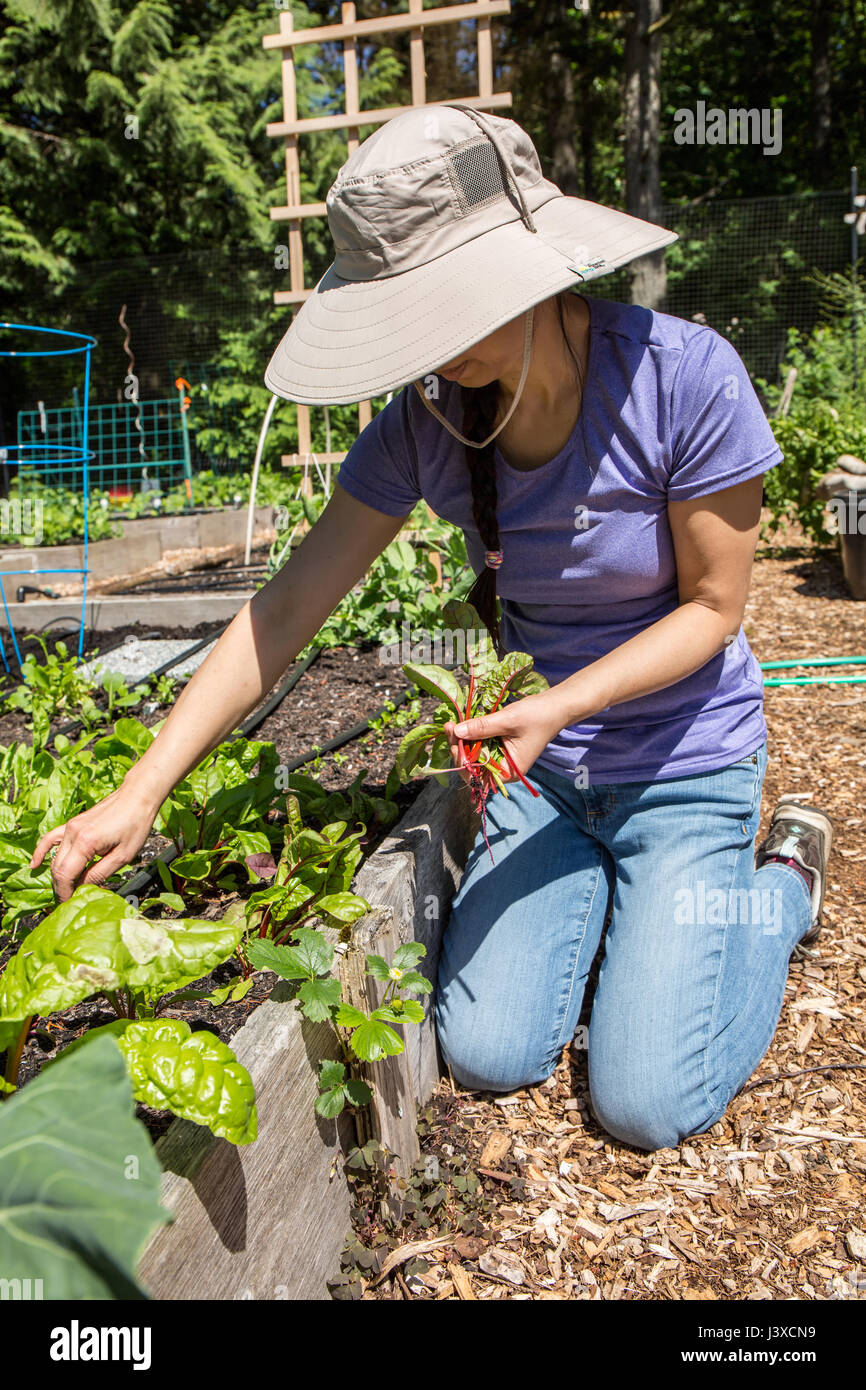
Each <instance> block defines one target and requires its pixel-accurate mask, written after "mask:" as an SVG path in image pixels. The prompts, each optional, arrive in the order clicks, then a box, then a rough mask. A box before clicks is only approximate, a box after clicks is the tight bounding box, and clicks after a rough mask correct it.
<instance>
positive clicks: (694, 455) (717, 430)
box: [667, 328, 784, 501]
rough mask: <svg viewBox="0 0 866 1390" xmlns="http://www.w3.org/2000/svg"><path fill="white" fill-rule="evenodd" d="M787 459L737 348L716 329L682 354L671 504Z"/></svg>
mask: <svg viewBox="0 0 866 1390" xmlns="http://www.w3.org/2000/svg"><path fill="white" fill-rule="evenodd" d="M783 458H784V454H783V453H782V450H781V449H780V448H779V445H778V444H777V443H776V439H775V436H774V434H773V431H772V429H771V428H770V422H769V420H768V419H767V417H766V415H765V414H764V408H763V406H762V405H761V402H760V400H759V399H758V395H757V392H756V391H755V388H754V386H753V385H752V382H751V380H750V378H749V374H748V372H747V371H746V368H745V365H744V363H743V360H742V358H741V357H740V355H739V353H738V352H737V350H736V348H735V347H734V346H733V345H732V344H731V343H730V342H728V340H727V338H723V337H722V335H721V334H720V333H717V332H716V330H715V329H714V328H706V329H704V330H703V331H702V332H700V333H696V334H695V336H694V337H693V338H691V339H690V340H689V342H688V343H687V344H686V347H685V348H684V350H683V355H682V358H681V360H680V363H679V366H678V368H677V372H676V376H675V378H674V382H673V387H672V390H671V471H670V476H669V479H668V487H667V493H668V497H669V498H671V499H672V500H673V501H683V500H689V499H691V498H693V497H702V496H703V495H704V494H705V493H709V492H718V491H720V490H721V489H722V488H725V487H732V486H733V485H734V483H741V482H744V481H745V480H746V479H747V478H754V477H755V476H757V475H759V474H761V473H766V472H767V470H768V469H770V468H773V467H775V465H776V464H777V463H780V462H781V460H782V459H783Z"/></svg>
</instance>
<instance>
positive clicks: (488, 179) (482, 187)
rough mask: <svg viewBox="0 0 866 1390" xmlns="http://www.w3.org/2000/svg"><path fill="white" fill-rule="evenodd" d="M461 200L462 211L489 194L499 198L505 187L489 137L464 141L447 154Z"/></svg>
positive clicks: (484, 199)
mask: <svg viewBox="0 0 866 1390" xmlns="http://www.w3.org/2000/svg"><path fill="white" fill-rule="evenodd" d="M448 162H449V164H450V166H451V170H452V173H453V175H454V177H455V179H456V183H457V187H458V191H459V193H460V196H461V201H462V203H463V211H464V212H465V211H466V210H467V209H468V208H474V207H478V205H479V203H486V202H488V201H489V200H490V199H491V198H501V197H502V196H503V195H504V194H505V192H506V190H505V185H504V184H503V181H502V169H501V168H500V164H499V157H498V155H497V153H496V150H495V149H494V147H493V145H492V144H491V143H490V141H489V140H487V139H486V138H484V137H482V138H481V139H480V140H479V141H478V142H476V143H473V144H471V145H465V146H464V147H463V149H461V150H455V151H454V153H453V154H451V155H449V156H448Z"/></svg>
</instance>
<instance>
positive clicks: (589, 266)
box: [568, 256, 607, 275]
mask: <svg viewBox="0 0 866 1390" xmlns="http://www.w3.org/2000/svg"><path fill="white" fill-rule="evenodd" d="M603 265H607V261H606V260H605V258H604V256H599V257H598V259H597V260H595V261H587V262H586V264H585V265H569V266H568V269H569V270H573V271H574V273H575V275H583V274H584V272H585V271H587V270H600V269H601V267H602V266H603Z"/></svg>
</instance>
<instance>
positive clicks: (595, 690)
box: [545, 601, 740, 729]
mask: <svg viewBox="0 0 866 1390" xmlns="http://www.w3.org/2000/svg"><path fill="white" fill-rule="evenodd" d="M739 626H740V619H734V618H732V617H731V616H730V615H725V614H723V613H720V612H718V611H717V610H716V609H714V608H709V607H707V606H706V605H705V604H702V603H697V602H694V601H689V602H687V603H682V604H680V606H679V607H678V608H675V609H674V611H673V612H672V613H668V614H666V615H665V617H664V618H660V619H659V620H658V622H655V623H652V624H651V625H650V626H649V627H648V628H645V629H644V631H643V632H639V633H637V635H636V636H635V637H631V638H629V640H628V641H627V642H623V643H622V645H621V646H619V647H616V648H614V650H613V651H611V652H608V653H607V654H606V655H605V656H602V657H599V659H598V660H597V661H593V662H592V663H591V664H590V665H589V666H585V667H584V668H583V669H582V670H581V671H577V672H575V674H574V675H573V676H569V677H568V679H567V680H564V681H561V682H560V683H559V685H555V686H553V687H552V688H551V691H550V694H549V697H548V696H545V698H549V699H550V700H551V702H552V703H553V704H554V705H555V708H556V720H560V719H561V720H562V722H561V723H560V724H559V725H558V727H559V728H562V729H564V728H566V726H567V725H569V724H578V723H580V722H581V721H582V720H586V719H589V718H590V717H591V716H592V715H594V714H597V713H598V712H599V711H600V710H604V709H607V708H608V706H610V705H618V704H621V703H622V702H623V701H625V700H636V699H639V698H640V697H641V696H642V695H651V694H652V693H653V692H654V691H656V690H664V689H665V688H666V687H667V686H669V685H675V684H676V682H677V681H681V680H684V679H685V677H686V676H690V675H692V674H693V673H694V672H695V671H699V670H700V668H701V667H702V666H704V665H706V663H707V662H708V661H709V660H710V659H711V658H712V657H714V656H716V655H718V653H719V652H721V651H724V649H725V645H726V642H725V639H726V638H728V637H730V635H731V634H732V633H733V634H734V635H736V633H737V631H738V629H739Z"/></svg>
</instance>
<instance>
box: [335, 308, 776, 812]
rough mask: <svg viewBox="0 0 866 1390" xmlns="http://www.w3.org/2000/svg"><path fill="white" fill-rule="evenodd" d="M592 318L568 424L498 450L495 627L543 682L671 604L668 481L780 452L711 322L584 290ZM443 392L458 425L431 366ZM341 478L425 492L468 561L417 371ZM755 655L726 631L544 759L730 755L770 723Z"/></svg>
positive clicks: (650, 761) (462, 465)
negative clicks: (509, 459) (693, 660)
mask: <svg viewBox="0 0 866 1390" xmlns="http://www.w3.org/2000/svg"><path fill="white" fill-rule="evenodd" d="M586 303H587V304H588V305H589V307H590V312H591V335H590V350H589V361H588V368H587V380H586V386H585V390H584V398H583V404H582V407H581V411H580V415H579V417H578V420H577V423H576V425H575V427H574V430H573V432H572V434H571V437H570V439H569V440H568V442H567V443H566V444H565V446H564V447H563V448H562V449H560V451H559V453H558V454H557V455H556V456H555V457H554V458H552V459H550V460H549V461H548V462H547V463H545V464H543V465H542V466H541V467H540V468H534V469H531V470H529V471H520V470H518V469H515V468H513V467H511V466H510V465H509V464H508V463H506V461H505V459H504V458H503V456H502V454H501V453H500V452H499V450H498V449H497V450H496V468H497V482H498V488H499V505H498V510H497V515H498V519H499V533H500V537H501V544H502V549H503V551H504V560H503V563H502V566H501V568H500V570H499V573H498V592H499V596H500V598H501V600H502V638H503V642H504V644H505V646H506V648H507V649H508V650H511V651H515V650H520V651H526V652H529V653H530V654H531V655H532V656H533V657H534V659H535V665H536V667H537V669H538V670H539V671H541V673H542V674H543V675H544V676H546V677H547V679H548V681H549V682H550V683H551V685H553V684H556V683H558V682H559V681H562V680H565V679H566V678H567V677H568V676H571V675H573V674H574V672H576V671H579V670H580V669H581V668H582V667H584V666H587V665H588V664H589V663H590V662H593V661H596V660H597V659H598V658H599V657H601V656H604V655H605V653H607V652H609V651H611V650H612V649H613V648H614V647H618V646H620V645H621V644H622V643H623V642H626V641H628V639H629V638H630V637H633V636H634V635H635V634H636V633H638V632H640V631H642V630H643V629H644V628H646V627H649V626H650V624H651V623H654V622H656V621H658V619H660V618H662V617H664V616H665V614H667V613H670V612H672V611H673V610H674V609H675V608H676V607H677V605H678V601H679V600H678V593H677V574H676V563H675V556H674V550H673V540H672V536H671V531H670V527H669V524H668V520H667V501H668V498H672V499H674V500H678V499H681V498H693V497H701V496H703V495H704V494H706V493H711V492H717V491H719V489H721V488H726V487H730V486H732V485H733V484H734V483H739V482H742V481H743V480H744V479H746V478H752V477H754V476H756V475H757V474H761V473H765V472H766V471H767V470H768V469H770V468H772V467H773V466H774V465H775V464H777V463H779V462H780V460H781V459H782V458H783V454H782V451H781V449H780V448H779V446H778V445H777V443H776V441H775V438H774V436H773V432H772V430H771V428H770V425H769V422H768V420H767V418H766V416H765V414H764V411H763V409H762V407H761V403H760V401H759V400H758V397H757V395H756V393H755V390H754V387H753V386H752V383H751V381H750V379H749V375H748V373H747V371H746V369H745V366H744V364H743V362H742V359H741V358H740V356H739V354H738V353H737V351H736V349H735V348H734V347H733V346H732V345H731V343H730V342H728V340H727V339H726V338H723V337H722V336H721V335H720V334H719V333H717V332H716V331H715V329H713V328H709V327H706V326H704V325H700V324H696V323H692V322H690V321H688V320H686V319H681V318H676V317H674V316H673V315H671V314H660V313H655V312H653V311H652V310H649V309H645V308H643V307H641V306H640V305H632V304H619V303H615V302H613V301H610V300H604V299H595V298H592V297H588V296H587V297H586ZM437 381H438V386H439V396H438V400H437V402H436V404H437V405H438V408H439V410H440V411H441V412H442V414H443V415H445V416H446V418H447V419H449V420H450V421H452V423H453V424H454V425H455V426H456V427H457V428H458V429H459V428H460V427H461V423H462V405H461V388H460V385H459V383H457V382H449V381H446V380H445V379H444V378H443V377H438V378H437ZM338 480H339V482H340V485H341V486H342V487H343V488H345V490H346V491H347V492H348V493H350V494H351V495H352V497H354V498H356V499H357V500H359V501H361V502H365V503H366V504H367V506H369V507H374V508H376V509H377V510H378V511H381V512H386V513H387V514H388V515H389V516H403V515H407V514H408V513H409V512H411V511H412V509H413V507H414V506H415V505H416V504H417V503H418V501H419V500H421V499H422V498H423V499H424V500H425V501H426V502H427V503H428V504H429V506H430V507H432V509H433V510H434V512H436V513H437V515H438V516H440V517H444V518H445V520H447V521H450V522H452V523H453V524H454V525H455V526H459V527H460V529H461V530H462V531H463V533H464V535H465V537H466V548H467V553H468V556H469V561H470V564H471V565H472V567H473V569H474V570H475V572H476V574H477V573H480V571H481V568H482V566H483V563H484V545H483V543H482V541H481V538H480V536H479V534H478V530H477V528H476V526H475V523H474V521H473V518H472V502H471V493H470V487H469V474H468V469H467V466H466V462H465V455H464V449H463V446H462V445H461V444H460V443H459V441H457V440H455V439H454V438H453V436H452V435H450V434H449V433H448V431H447V430H446V429H445V428H444V427H443V426H442V425H441V424H440V423H439V421H438V420H436V419H435V417H434V416H433V415H431V413H430V412H429V411H428V409H427V408H426V406H425V404H424V402H423V401H422V400H421V398H420V397H419V395H418V393H417V391H416V390H415V388H414V387H413V386H407V387H404V388H403V390H402V391H401V392H400V393H399V394H398V395H396V396H395V397H394V398H393V400H391V401H390V402H389V403H388V405H386V406H385V408H384V410H382V411H380V412H379V413H378V414H377V415H375V416H374V417H373V419H372V421H371V423H370V424H369V425H368V426H367V427H366V429H365V430H363V432H362V433H361V434H360V436H359V437H358V439H357V440H356V441H355V443H354V444H353V445H352V447H351V449H350V450H349V453H348V454H347V456H346V458H345V459H344V461H343V463H342V465H341V467H340V472H339V475H338ZM763 693H764V686H763V679H762V674H761V669H760V667H759V665H758V662H757V661H756V659H755V656H754V654H753V652H752V650H751V648H750V647H749V644H748V642H747V640H746V637H745V634H744V632H743V629H742V626H741V627H740V629H739V631H738V633H737V636H736V640H735V641H734V642H731V643H730V644H729V645H728V646H727V647H726V648H725V650H724V651H723V652H720V653H719V654H718V655H717V656H714V657H712V658H711V659H710V660H709V661H708V662H706V663H705V665H703V666H702V667H701V668H700V669H699V670H698V671H695V672H694V673H693V674H692V675H690V676H687V677H686V678H685V679H684V680H680V681H677V682H676V683H675V684H674V685H670V686H668V687H667V688H666V689H664V690H658V691H655V692H654V693H653V694H650V695H643V696H641V697H640V698H638V699H633V700H625V701H622V702H620V703H618V704H614V705H608V706H607V707H606V708H605V709H603V710H599V711H598V712H597V713H595V714H594V715H592V716H591V717H590V718H589V719H587V720H585V721H584V722H582V723H580V724H573V725H570V726H569V727H568V728H565V729H563V730H562V732H561V733H560V734H559V735H558V736H557V737H556V738H555V739H554V740H553V741H552V742H551V743H549V744H548V745H547V747H546V749H545V750H544V751H543V753H542V754H541V757H540V759H539V762H540V763H541V764H542V765H543V766H545V767H548V768H552V769H553V770H555V771H557V772H561V773H563V774H564V775H567V776H569V777H571V778H572V779H574V777H575V776H576V774H578V769H582V771H581V772H580V774H579V775H580V777H581V778H582V779H583V782H584V784H586V783H591V784H593V785H595V784H598V783H605V782H633V781H647V780H651V779H656V778H666V777H682V776H686V775H688V774H690V773H699V772H708V771H710V770H712V769H714V768H720V767H725V766H727V764H729V763H731V762H735V761H737V760H738V759H739V758H742V757H745V756H746V754H748V753H751V752H754V750H755V749H756V748H757V747H758V746H759V745H760V744H761V743H762V742H763V741H764V739H765V738H766V736H767V726H766V722H765V720H764V712H763Z"/></svg>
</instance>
